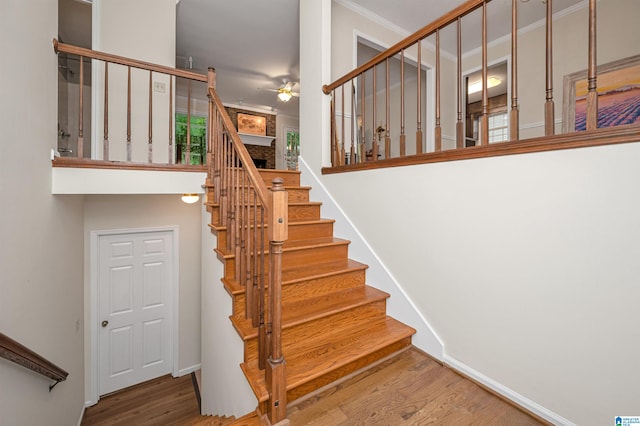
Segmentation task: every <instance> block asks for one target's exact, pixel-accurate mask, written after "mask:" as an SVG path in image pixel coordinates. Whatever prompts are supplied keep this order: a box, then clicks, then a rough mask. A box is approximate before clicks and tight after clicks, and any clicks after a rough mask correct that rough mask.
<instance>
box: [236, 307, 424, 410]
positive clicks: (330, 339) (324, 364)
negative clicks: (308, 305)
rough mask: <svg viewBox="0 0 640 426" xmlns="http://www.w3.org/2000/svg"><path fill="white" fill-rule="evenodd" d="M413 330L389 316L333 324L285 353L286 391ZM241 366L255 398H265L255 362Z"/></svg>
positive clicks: (393, 341) (266, 394)
mask: <svg viewBox="0 0 640 426" xmlns="http://www.w3.org/2000/svg"><path fill="white" fill-rule="evenodd" d="M413 334H415V330H414V329H413V328H411V327H409V326H407V325H405V324H403V323H401V322H399V321H397V320H395V319H393V318H391V317H389V316H386V317H385V318H382V319H381V320H379V321H374V322H370V323H367V324H361V325H358V326H356V327H350V328H338V327H336V328H335V329H333V330H330V331H328V332H326V333H318V335H317V339H315V341H314V342H313V346H312V347H309V348H305V349H303V350H301V351H299V352H294V351H289V352H288V353H286V354H285V361H286V377H287V391H290V390H292V389H294V388H296V387H298V386H300V385H302V384H304V383H306V382H309V381H311V380H314V379H316V378H318V377H320V376H322V375H324V374H327V373H328V372H331V371H334V370H337V369H339V368H341V367H343V366H346V365H347V364H349V363H351V362H353V361H355V360H357V359H359V358H363V357H366V356H367V355H369V354H372V353H375V352H376V351H378V350H381V349H383V348H385V347H386V346H389V345H391V344H393V343H395V342H397V341H399V340H402V339H405V338H407V337H410V336H412V335H413ZM241 366H242V370H243V372H244V373H245V375H246V377H247V379H248V380H249V383H250V385H251V388H252V389H253V391H254V393H255V395H256V397H257V398H258V400H259V401H260V402H264V401H267V400H268V398H269V394H268V392H267V389H266V383H265V379H264V373H263V372H262V371H261V370H260V369H259V368H258V362H257V361H252V362H249V363H243V364H242V365H241Z"/></svg>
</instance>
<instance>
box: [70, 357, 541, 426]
mask: <svg viewBox="0 0 640 426" xmlns="http://www.w3.org/2000/svg"><path fill="white" fill-rule="evenodd" d="M287 411H288V417H289V420H290V422H291V426H316V425H321V426H347V425H348V426H353V425H366V426H370V425H372V426H375V425H385V426H388V425H391V426H409V425H410V426H421V425H439V426H441V425H455V426H459V425H462V426H466V425H478V426H480V425H482V426H485V425H504V426H533V425H542V424H545V423H543V422H541V421H539V420H537V419H535V418H533V417H531V416H529V415H527V414H526V413H524V412H522V411H520V410H519V409H518V408H516V407H514V406H513V405H511V404H509V403H507V402H505V401H503V400H502V399H500V398H498V397H497V396H495V395H493V394H491V393H489V392H487V391H486V390H484V389H482V388H481V387H480V386H478V385H476V384H475V383H473V382H471V381H469V380H467V379H465V378H464V377H462V376H460V375H458V374H456V373H455V372H454V371H452V370H450V369H449V368H446V367H443V366H442V365H440V364H438V363H437V362H435V361H434V360H432V359H431V358H429V357H428V356H426V355H425V354H424V353H422V352H420V351H419V350H417V349H415V348H414V347H411V348H410V349H408V350H406V351H404V352H402V353H401V354H399V355H398V356H396V357H394V358H392V359H390V360H388V361H385V362H383V363H382V364H380V365H378V366H376V367H373V368H372V369H370V370H367V371H365V372H363V373H360V374H358V375H356V376H354V377H352V378H350V379H348V380H346V381H344V382H343V383H341V384H339V385H336V386H333V387H330V388H327V389H325V390H323V391H321V392H319V393H317V394H315V395H313V396H310V397H309V398H307V399H304V400H302V401H296V402H294V403H293V404H291V405H290V406H289V407H288V410H287ZM251 417H252V418H251V419H238V420H237V421H236V423H233V421H232V419H226V420H224V421H222V420H221V419H218V418H216V417H203V416H200V414H199V409H198V403H197V401H196V396H195V391H194V388H193V383H192V379H191V376H189V375H187V376H183V377H180V378H177V379H174V378H172V377H171V376H164V377H160V378H158V379H155V380H151V381H149V382H146V383H143V384H140V385H137V386H133V387H131V388H128V389H125V390H123V391H120V392H117V393H114V394H111V395H108V396H106V397H103V398H102V399H101V400H100V402H99V403H98V404H97V405H95V406H93V407H89V408H87V410H86V412H85V415H84V420H83V422H82V425H83V426H93V425H100V426H104V425H136V426H149V425H163V426H164V425H182V426H186V425H190V426H193V425H221V424H234V425H240V424H242V425H250V424H255V425H259V420H258V419H257V417H255V416H251Z"/></svg>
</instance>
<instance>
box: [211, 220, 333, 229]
mask: <svg viewBox="0 0 640 426" xmlns="http://www.w3.org/2000/svg"><path fill="white" fill-rule="evenodd" d="M335 222H336V221H335V219H324V218H319V219H309V218H300V219H296V220H290V221H289V224H288V225H289V226H308V225H317V224H322V223H335ZM262 227H263V226H262V225H258V228H262ZM209 228H211V229H212V230H215V231H216V232H220V231H226V230H227V227H226V226H220V225H214V224H212V223H210V224H209ZM251 228H253V225H251ZM264 228H265V229H268V228H269V224H267V223H265V224H264Z"/></svg>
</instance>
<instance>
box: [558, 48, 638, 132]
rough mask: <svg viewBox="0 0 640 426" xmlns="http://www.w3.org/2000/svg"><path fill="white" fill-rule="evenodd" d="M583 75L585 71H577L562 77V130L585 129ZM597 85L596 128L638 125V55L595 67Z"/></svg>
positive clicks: (585, 110) (585, 83)
mask: <svg viewBox="0 0 640 426" xmlns="http://www.w3.org/2000/svg"><path fill="white" fill-rule="evenodd" d="M585 75H586V72H580V73H576V74H572V75H571V76H567V77H565V111H564V112H565V131H569V132H571V131H576V132H577V131H582V130H586V125H587V92H588V81H587V79H586V78H584V76H585ZM567 79H568V82H567V81H566V80H567ZM567 85H569V87H567ZM597 86H598V89H597V90H598V127H599V128H603V127H613V126H622V125H625V124H634V123H638V124H640V57H633V58H628V59H624V60H622V61H617V62H614V63H611V64H607V65H604V66H602V67H598V78H597ZM567 101H569V105H567V104H566V102H567Z"/></svg>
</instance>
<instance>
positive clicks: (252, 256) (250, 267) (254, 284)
mask: <svg viewBox="0 0 640 426" xmlns="http://www.w3.org/2000/svg"><path fill="white" fill-rule="evenodd" d="M246 192H247V206H248V208H247V216H248V219H247V286H248V287H249V288H251V289H252V290H251V291H252V292H253V294H254V299H255V300H256V301H257V303H254V309H255V310H254V312H253V315H252V316H251V319H252V320H253V326H254V327H259V326H260V293H259V289H258V280H257V279H256V278H257V275H256V274H257V267H256V266H257V265H256V262H257V256H256V253H255V250H256V245H257V244H256V242H257V241H256V236H257V235H258V220H257V219H258V218H257V211H258V206H257V205H256V201H255V198H256V195H255V189H254V188H253V187H252V186H251V182H250V181H249V180H247V187H246ZM252 193H253V197H251V194H252ZM252 198H253V200H252ZM252 211H253V215H252V214H251V212H252Z"/></svg>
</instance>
